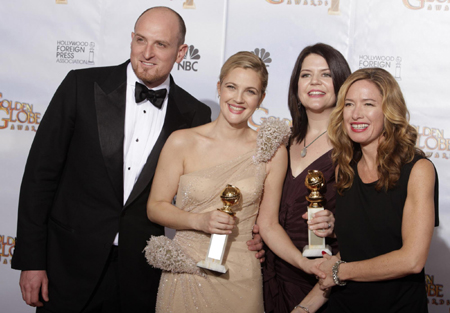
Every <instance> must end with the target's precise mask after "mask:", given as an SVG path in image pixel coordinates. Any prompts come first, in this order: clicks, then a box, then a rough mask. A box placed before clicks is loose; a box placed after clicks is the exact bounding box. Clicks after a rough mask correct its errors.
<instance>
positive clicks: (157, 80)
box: [130, 8, 187, 88]
mask: <svg viewBox="0 0 450 313" xmlns="http://www.w3.org/2000/svg"><path fill="white" fill-rule="evenodd" d="M179 32H180V25H179V20H178V18H177V17H176V15H175V14H174V13H173V12H171V11H169V10H167V9H164V8H155V9H152V10H149V11H147V12H146V13H144V14H143V15H142V16H141V17H140V18H139V20H138V21H137V23H136V26H135V32H134V33H132V34H131V38H132V41H131V54H130V62H131V65H132V67H133V70H134V72H135V73H136V76H137V77H138V78H139V79H141V80H142V81H143V82H144V83H145V85H146V86H147V87H149V88H154V87H156V86H158V85H160V84H162V83H163V82H164V81H165V80H166V79H167V77H168V76H169V74H170V71H171V70H172V67H173V65H174V64H175V62H177V63H179V62H181V61H182V60H183V57H184V54H185V53H186V49H187V46H186V45H185V44H182V45H180V43H179V34H180V33H179Z"/></svg>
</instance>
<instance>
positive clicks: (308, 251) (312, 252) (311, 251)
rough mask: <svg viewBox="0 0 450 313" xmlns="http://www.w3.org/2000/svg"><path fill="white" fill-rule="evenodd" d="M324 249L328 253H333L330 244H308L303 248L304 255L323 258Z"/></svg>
mask: <svg viewBox="0 0 450 313" xmlns="http://www.w3.org/2000/svg"><path fill="white" fill-rule="evenodd" d="M322 251H325V252H326V253H327V254H328V255H333V253H332V252H331V247H330V246H329V245H324V247H317V246H315V247H311V248H310V247H309V245H306V246H305V247H304V248H303V253H302V255H303V256H304V257H306V258H321V257H322V256H323V255H322Z"/></svg>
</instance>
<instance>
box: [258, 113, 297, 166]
mask: <svg viewBox="0 0 450 313" xmlns="http://www.w3.org/2000/svg"><path fill="white" fill-rule="evenodd" d="M290 135H291V129H290V127H289V125H288V124H287V123H286V122H283V121H281V120H280V119H278V118H275V117H270V118H268V119H266V120H265V121H264V122H263V123H262V124H261V127H260V128H259V130H258V136H257V138H256V146H257V151H256V155H255V156H254V157H253V160H254V162H255V163H261V162H264V163H265V162H268V161H270V159H271V158H272V157H273V155H274V154H275V152H276V151H277V150H278V148H279V147H280V145H281V144H284V145H287V144H288V141H289V136H290Z"/></svg>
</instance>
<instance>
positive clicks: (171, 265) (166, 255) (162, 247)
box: [144, 236, 206, 277]
mask: <svg viewBox="0 0 450 313" xmlns="http://www.w3.org/2000/svg"><path fill="white" fill-rule="evenodd" d="M144 252H145V257H146V259H147V262H148V264H150V265H151V266H153V267H155V268H159V269H162V270H163V271H168V272H172V273H188V274H195V275H199V276H203V277H206V275H205V274H204V272H203V271H202V270H201V269H199V268H198V267H197V263H196V262H195V261H194V260H193V259H192V258H191V257H190V256H189V255H188V254H186V253H185V252H184V250H183V248H181V247H180V245H179V244H178V243H176V242H175V241H173V240H171V239H169V238H167V237H166V236H151V238H150V240H149V241H147V246H146V247H145V248H144Z"/></svg>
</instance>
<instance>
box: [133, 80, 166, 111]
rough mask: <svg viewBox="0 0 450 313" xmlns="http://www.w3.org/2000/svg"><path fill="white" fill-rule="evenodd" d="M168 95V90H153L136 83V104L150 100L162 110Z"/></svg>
mask: <svg viewBox="0 0 450 313" xmlns="http://www.w3.org/2000/svg"><path fill="white" fill-rule="evenodd" d="M166 94H167V89H159V90H151V89H148V88H147V87H146V86H144V85H142V84H140V83H138V82H136V88H135V90H134V96H135V97H136V103H140V102H142V101H144V100H145V99H148V100H149V101H150V102H151V103H152V104H153V105H154V106H155V107H157V108H158V109H161V107H162V105H163V102H164V99H165V98H166Z"/></svg>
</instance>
